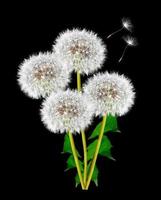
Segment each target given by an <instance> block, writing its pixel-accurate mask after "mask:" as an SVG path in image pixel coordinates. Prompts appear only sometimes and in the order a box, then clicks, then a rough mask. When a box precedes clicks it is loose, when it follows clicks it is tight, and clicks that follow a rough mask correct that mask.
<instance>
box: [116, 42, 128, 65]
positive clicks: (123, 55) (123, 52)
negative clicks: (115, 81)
mask: <svg viewBox="0 0 161 200" xmlns="http://www.w3.org/2000/svg"><path fill="white" fill-rule="evenodd" d="M128 46H129V45H126V47H125V48H124V51H123V53H122V55H121V57H120V59H119V61H118V62H121V60H122V59H123V57H124V54H125V51H126V49H127V47H128Z"/></svg>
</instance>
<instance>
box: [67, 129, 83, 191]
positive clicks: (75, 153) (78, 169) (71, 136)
mask: <svg viewBox="0 0 161 200" xmlns="http://www.w3.org/2000/svg"><path fill="white" fill-rule="evenodd" d="M69 139H70V144H71V149H72V152H73V156H74V160H75V165H76V168H77V171H78V176H79V179H80V183H81V186H82V189H83V190H84V189H85V186H84V183H83V178H82V174H81V170H80V165H79V160H78V156H77V152H76V148H75V143H74V139H73V135H72V134H71V133H70V132H69Z"/></svg>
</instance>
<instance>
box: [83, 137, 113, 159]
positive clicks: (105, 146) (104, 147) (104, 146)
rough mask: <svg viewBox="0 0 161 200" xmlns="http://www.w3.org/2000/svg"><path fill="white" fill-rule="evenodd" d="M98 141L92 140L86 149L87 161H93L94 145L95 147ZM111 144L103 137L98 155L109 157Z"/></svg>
mask: <svg viewBox="0 0 161 200" xmlns="http://www.w3.org/2000/svg"><path fill="white" fill-rule="evenodd" d="M97 141H98V139H96V140H94V142H92V143H91V144H90V145H89V146H88V147H87V150H88V151H87V159H88V160H91V159H93V156H94V153H95V150H96V145H97ZM111 147H112V144H111V142H110V140H109V139H108V137H107V136H103V138H102V142H101V146H100V149H99V154H100V155H102V156H105V155H106V154H107V155H110V150H111Z"/></svg>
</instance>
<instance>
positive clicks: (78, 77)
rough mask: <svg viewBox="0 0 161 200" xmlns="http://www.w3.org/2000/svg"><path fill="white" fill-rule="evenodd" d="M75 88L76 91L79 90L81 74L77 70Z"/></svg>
mask: <svg viewBox="0 0 161 200" xmlns="http://www.w3.org/2000/svg"><path fill="white" fill-rule="evenodd" d="M77 90H78V92H80V91H81V75H80V72H79V71H77Z"/></svg>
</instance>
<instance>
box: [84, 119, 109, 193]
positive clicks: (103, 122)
mask: <svg viewBox="0 0 161 200" xmlns="http://www.w3.org/2000/svg"><path fill="white" fill-rule="evenodd" d="M106 119H107V116H106V115H105V116H103V119H102V125H101V130H100V134H99V137H98V141H97V145H96V150H95V153H94V157H93V160H92V163H91V166H90V171H89V176H88V179H87V184H86V188H85V189H86V190H88V187H89V185H90V182H91V179H92V175H93V171H94V168H95V164H96V161H97V157H98V152H99V149H100V146H101V142H102V138H103V133H104V128H105V124H106Z"/></svg>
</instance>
